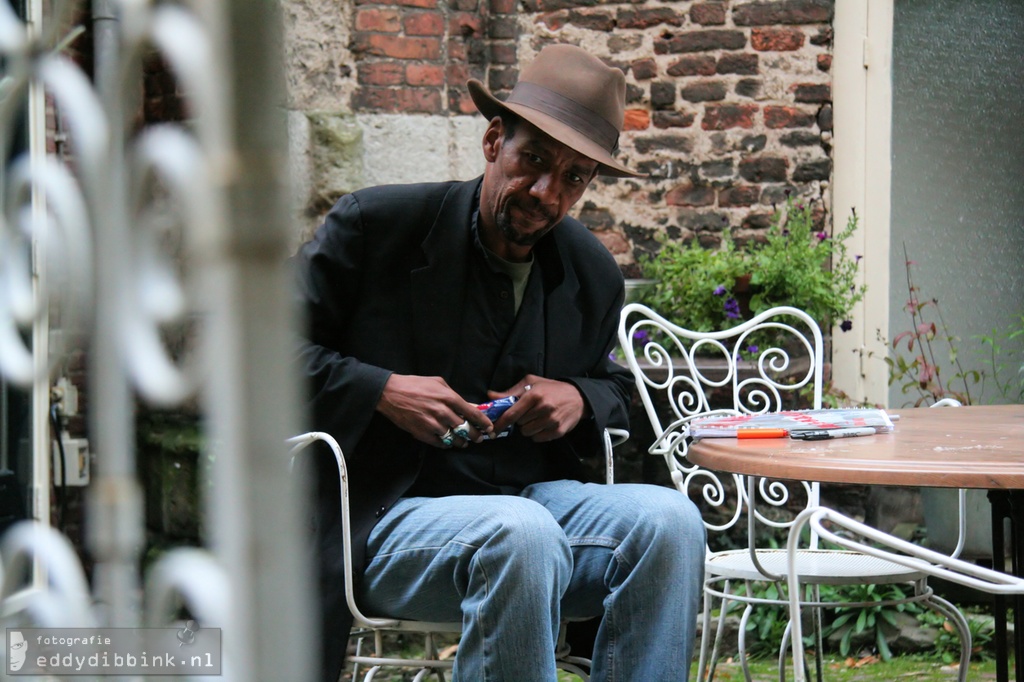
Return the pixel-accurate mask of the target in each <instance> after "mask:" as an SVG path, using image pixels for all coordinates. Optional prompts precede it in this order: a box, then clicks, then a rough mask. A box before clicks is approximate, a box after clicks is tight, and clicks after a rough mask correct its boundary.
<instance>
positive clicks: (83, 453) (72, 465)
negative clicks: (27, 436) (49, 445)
mask: <svg viewBox="0 0 1024 682" xmlns="http://www.w3.org/2000/svg"><path fill="white" fill-rule="evenodd" d="M60 440H61V443H62V444H63V446H64V467H63V472H64V476H66V479H65V478H64V477H62V475H61V465H60V462H61V459H60V458H61V448H60V447H59V446H58V445H57V443H54V444H53V463H54V464H53V482H54V483H56V484H57V485H67V486H83V485H89V440H88V439H86V438H71V437H70V436H69V435H68V434H67V432H66V431H65V432H64V433H62V434H61V435H60ZM65 481H66V482H65Z"/></svg>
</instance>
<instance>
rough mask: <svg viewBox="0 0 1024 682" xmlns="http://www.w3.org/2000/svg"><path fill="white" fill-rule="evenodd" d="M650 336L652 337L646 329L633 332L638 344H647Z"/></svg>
mask: <svg viewBox="0 0 1024 682" xmlns="http://www.w3.org/2000/svg"><path fill="white" fill-rule="evenodd" d="M648 336H650V334H648V333H647V330H646V329H639V330H637V331H635V332H633V340H634V341H636V342H637V343H646V342H647V337H648Z"/></svg>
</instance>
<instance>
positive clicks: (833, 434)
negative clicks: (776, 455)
mask: <svg viewBox="0 0 1024 682" xmlns="http://www.w3.org/2000/svg"><path fill="white" fill-rule="evenodd" d="M875 433H876V431H875V429H874V428H873V427H871V426H856V427H851V428H846V429H806V430H804V431H790V432H789V437H790V438H796V439H799V440H831V439H833V438H853V437H854V436H873V435H874V434H875Z"/></svg>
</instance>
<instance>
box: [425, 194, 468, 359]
mask: <svg viewBox="0 0 1024 682" xmlns="http://www.w3.org/2000/svg"><path fill="white" fill-rule="evenodd" d="M479 184H480V180H479V179H477V180H476V181H472V182H464V183H458V184H455V185H453V186H452V188H451V190H449V192H448V195H447V196H446V197H445V199H444V201H443V202H442V204H441V210H440V211H438V214H437V218H436V220H435V221H434V224H433V226H432V227H431V228H430V232H429V233H428V234H427V238H426V239H425V240H424V241H423V255H424V258H425V262H426V265H424V266H423V267H421V268H417V269H415V270H413V271H412V272H411V273H410V276H409V279H410V284H411V292H412V303H413V305H412V310H413V320H412V323H413V324H412V333H413V334H414V336H415V341H416V343H414V344H412V346H413V347H414V348H416V349H417V350H416V358H415V363H416V368H417V372H418V373H420V374H423V375H433V374H441V375H443V376H450V375H451V370H452V367H453V365H454V362H455V359H456V355H457V350H458V348H457V345H456V344H457V343H458V338H459V329H460V327H461V324H462V314H463V311H464V310H465V300H466V287H465V284H466V257H467V251H468V250H469V248H470V247H471V244H472V238H471V234H470V218H471V216H472V213H473V209H474V208H475V206H474V205H473V201H474V199H475V197H476V190H477V187H478V186H479Z"/></svg>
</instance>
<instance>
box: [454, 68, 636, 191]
mask: <svg viewBox="0 0 1024 682" xmlns="http://www.w3.org/2000/svg"><path fill="white" fill-rule="evenodd" d="M466 87H468V88H469V96H470V97H472V98H473V104H475V105H476V108H477V109H479V110H480V113H481V114H483V115H484V116H485V117H486V118H487V119H488V120H490V119H492V118H494V117H495V116H498V115H500V114H501V112H502V111H511V112H512V113H514V114H515V115H517V116H519V117H520V118H523V119H525V120H526V121H529V122H530V123H532V124H533V125H535V126H536V127H537V128H539V129H540V130H541V131H543V132H544V133H545V134H547V135H550V136H551V137H552V138H554V139H555V140H557V141H559V142H561V143H562V144H564V145H566V146H567V147H569V148H570V149H573V150H575V151H577V152H579V153H580V154H583V155H584V156H586V157H587V158H589V159H593V160H594V161H596V162H597V164H598V166H597V174H598V175H607V176H611V177H616V178H642V177H646V176H645V175H644V174H643V173H638V172H636V171H634V170H630V169H629V168H626V167H625V166H623V165H622V164H621V163H619V162H618V161H616V160H615V159H614V158H613V157H612V155H611V154H609V153H608V151H607V150H605V149H604V148H603V147H601V146H600V145H599V144H597V143H595V142H594V141H593V140H591V139H590V138H589V137H587V136H586V135H584V134H583V133H581V132H580V131H578V130H576V129H575V128H573V127H572V126H570V125H567V124H566V123H563V122H562V121H560V120H558V119H557V118H554V117H553V116H550V115H548V114H546V113H544V112H542V111H539V110H537V109H533V108H531V107H527V106H523V105H521V104H516V103H515V102H512V103H508V102H503V101H501V100H500V99H498V98H497V97H495V96H494V95H492V94H491V93H490V92H488V91H487V88H485V87H484V84H483V83H481V82H480V81H478V80H476V79H475V78H474V79H470V80H469V81H468V82H467V83H466Z"/></svg>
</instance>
